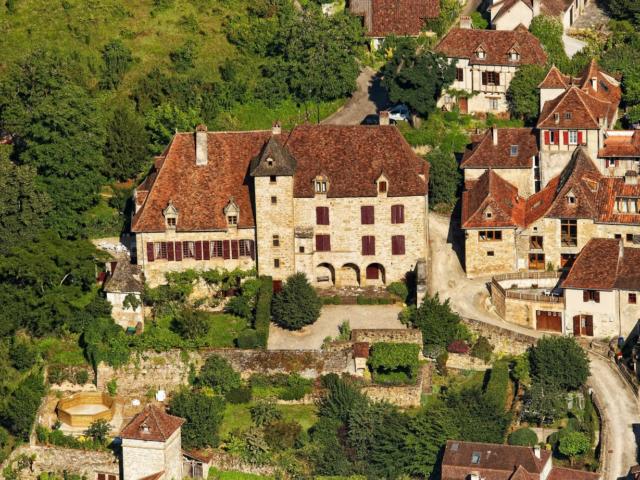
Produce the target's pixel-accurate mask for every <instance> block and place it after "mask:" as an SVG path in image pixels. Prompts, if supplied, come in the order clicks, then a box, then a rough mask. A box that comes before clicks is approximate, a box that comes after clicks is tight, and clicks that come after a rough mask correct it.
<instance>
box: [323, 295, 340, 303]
mask: <svg viewBox="0 0 640 480" xmlns="http://www.w3.org/2000/svg"><path fill="white" fill-rule="evenodd" d="M322 304H323V305H340V304H342V299H341V298H340V297H339V296H338V295H333V296H331V297H322Z"/></svg>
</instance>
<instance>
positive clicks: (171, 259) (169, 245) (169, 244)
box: [167, 242, 176, 262]
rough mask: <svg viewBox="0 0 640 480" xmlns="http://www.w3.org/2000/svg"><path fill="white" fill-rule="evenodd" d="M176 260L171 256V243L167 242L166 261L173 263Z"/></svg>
mask: <svg viewBox="0 0 640 480" xmlns="http://www.w3.org/2000/svg"><path fill="white" fill-rule="evenodd" d="M175 259H176V257H175V255H174V254H173V242H167V260H169V261H170V262H173V261H174V260H175Z"/></svg>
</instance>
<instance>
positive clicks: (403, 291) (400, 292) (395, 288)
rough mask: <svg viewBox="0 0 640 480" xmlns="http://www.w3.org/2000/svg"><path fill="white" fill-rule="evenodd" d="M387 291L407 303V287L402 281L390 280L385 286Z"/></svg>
mask: <svg viewBox="0 0 640 480" xmlns="http://www.w3.org/2000/svg"><path fill="white" fill-rule="evenodd" d="M387 292H389V293H391V294H392V295H395V296H396V297H398V298H399V299H400V300H402V301H403V302H404V303H408V298H407V297H409V288H407V285H406V284H405V283H404V282H392V283H390V284H389V285H388V286H387Z"/></svg>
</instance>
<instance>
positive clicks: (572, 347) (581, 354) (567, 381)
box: [529, 337, 589, 391]
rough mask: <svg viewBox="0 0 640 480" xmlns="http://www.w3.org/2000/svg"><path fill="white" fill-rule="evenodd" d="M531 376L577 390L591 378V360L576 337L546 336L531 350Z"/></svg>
mask: <svg viewBox="0 0 640 480" xmlns="http://www.w3.org/2000/svg"><path fill="white" fill-rule="evenodd" d="M529 361H530V363H531V375H532V377H533V378H534V379H536V380H537V381H538V382H542V383H544V384H547V385H557V386H558V387H559V388H561V389H562V390H565V391H566V390H576V389H578V388H580V387H581V386H582V385H584V383H585V382H586V381H587V377H588V376H589V359H588V358H587V354H586V353H585V351H584V350H583V349H582V347H580V345H578V342H576V340H575V338H573V337H543V338H541V339H540V340H538V343H537V344H536V346H535V347H532V348H531V350H530V352H529Z"/></svg>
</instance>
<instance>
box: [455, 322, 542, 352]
mask: <svg viewBox="0 0 640 480" xmlns="http://www.w3.org/2000/svg"><path fill="white" fill-rule="evenodd" d="M462 320H463V321H464V323H465V324H466V325H467V327H468V328H469V330H471V331H472V332H474V333H475V334H476V335H482V336H484V337H486V338H487V339H488V340H489V342H490V343H491V345H493V346H494V352H495V353H497V354H508V355H520V354H522V353H524V352H526V351H527V349H528V348H529V347H530V346H532V345H535V343H536V341H537V339H536V338H535V337H532V336H529V335H525V334H523V333H518V332H514V331H512V330H507V329H506V328H502V327H498V326H497V325H491V324H489V323H485V322H481V321H479V320H475V319H472V318H466V317H464V318H463V319H462Z"/></svg>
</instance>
